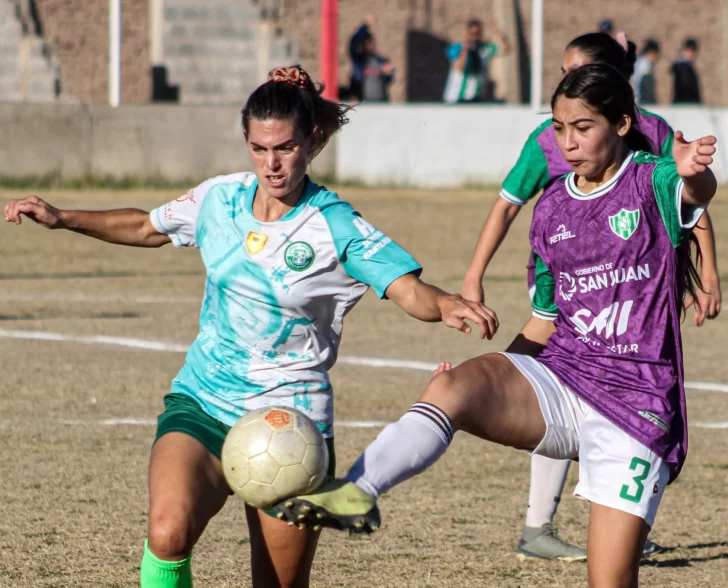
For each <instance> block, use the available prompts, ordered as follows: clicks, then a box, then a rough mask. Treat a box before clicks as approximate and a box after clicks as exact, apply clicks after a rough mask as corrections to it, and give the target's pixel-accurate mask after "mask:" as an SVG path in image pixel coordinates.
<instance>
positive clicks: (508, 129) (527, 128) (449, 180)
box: [336, 105, 728, 188]
mask: <svg viewBox="0 0 728 588" xmlns="http://www.w3.org/2000/svg"><path fill="white" fill-rule="evenodd" d="M654 111H655V112H656V113H658V114H659V115H661V116H662V117H663V118H665V120H667V122H668V123H670V124H671V125H672V126H673V128H675V129H679V130H682V131H683V132H684V133H685V136H686V137H687V138H688V139H690V138H694V137H699V136H702V135H706V134H714V135H716V136H717V137H718V141H719V143H720V145H719V151H718V155H717V159H716V163H715V164H714V166H713V170H714V172H715V173H716V175H717V177H718V180H719V181H720V182H721V183H724V184H725V183H728V109H720V108H712V109H711V108H689V107H664V108H657V109H655V110H654ZM548 116H549V114H541V115H535V114H533V113H532V112H531V110H530V109H528V108H525V107H514V106H503V107H497V106H494V107H487V108H484V107H477V106H416V105H389V106H387V105H361V106H359V107H357V110H356V112H354V113H352V114H351V115H350V117H351V119H352V124H351V125H350V126H348V127H346V128H345V129H344V131H343V133H342V134H341V135H340V136H339V140H338V144H337V153H336V178H337V180H339V181H344V182H357V183H362V184H365V185H372V186H376V185H395V186H399V185H401V186H414V187H422V188H428V187H432V188H456V187H462V186H468V185H470V186H473V185H476V186H477V185H488V184H490V185H498V184H500V183H501V182H502V181H503V179H504V178H505V176H506V174H507V173H508V171H509V170H510V169H511V167H512V166H513V164H514V163H515V162H516V159H517V158H518V155H519V154H520V152H521V148H522V147H523V144H524V142H525V141H526V139H527V138H528V136H529V134H530V133H531V132H532V131H533V130H534V129H535V128H536V127H537V126H538V125H539V124H540V123H541V122H542V121H543V120H545V119H546V118H547V117H548Z"/></svg>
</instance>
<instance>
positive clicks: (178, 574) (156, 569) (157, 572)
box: [140, 540, 192, 588]
mask: <svg viewBox="0 0 728 588" xmlns="http://www.w3.org/2000/svg"><path fill="white" fill-rule="evenodd" d="M191 559H192V556H191V555H188V556H187V557H186V558H184V559H181V560H180V561H164V560H161V559H159V558H158V557H157V556H156V555H154V554H153V553H152V552H151V551H150V550H149V540H147V541H145V542H144V557H143V558H142V569H141V583H140V585H141V588H192V567H191V566H190V560H191Z"/></svg>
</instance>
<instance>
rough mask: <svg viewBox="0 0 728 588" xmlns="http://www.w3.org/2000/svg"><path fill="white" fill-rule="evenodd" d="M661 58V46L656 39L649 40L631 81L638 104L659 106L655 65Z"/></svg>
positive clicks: (636, 64)
mask: <svg viewBox="0 0 728 588" xmlns="http://www.w3.org/2000/svg"><path fill="white" fill-rule="evenodd" d="M659 58H660V44H659V43H658V42H657V41H655V40H654V39H647V41H645V44H644V47H643V48H642V52H641V53H640V56H639V58H638V59H637V61H636V62H635V64H634V74H633V75H632V78H631V79H630V82H631V83H632V88H634V95H635V100H636V101H637V104H657V84H656V83H655V63H657V60H658V59H659Z"/></svg>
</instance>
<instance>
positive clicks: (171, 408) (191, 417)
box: [154, 394, 336, 476]
mask: <svg viewBox="0 0 728 588" xmlns="http://www.w3.org/2000/svg"><path fill="white" fill-rule="evenodd" d="M229 430H230V427H228V426H227V425H224V424H222V423H221V422H220V421H218V420H216V419H214V418H212V417H211V416H210V415H209V414H207V413H206V412H205V411H204V410H202V407H201V406H200V405H199V404H198V403H197V402H196V401H195V400H194V399H193V398H191V397H190V396H186V395H184V394H167V395H166V396H165V397H164V412H163V413H162V414H160V415H159V418H158V419H157V435H156V436H155V438H154V441H155V443H156V441H157V440H158V439H159V438H160V437H162V436H163V435H166V434H167V433H171V432H173V431H175V432H179V433H186V434H187V435H189V436H190V437H193V438H195V439H197V440H198V441H199V442H200V443H202V444H203V445H204V446H205V447H206V448H207V450H208V451H209V452H210V453H212V454H213V455H214V456H215V457H217V458H218V459H220V456H221V455H222V444H223V443H224V442H225V435H227V432H228V431H229ZM326 447H328V450H329V471H328V472H327V475H329V476H334V472H335V469H336V453H334V438H333V437H330V438H329V439H326Z"/></svg>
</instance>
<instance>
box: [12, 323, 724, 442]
mask: <svg viewBox="0 0 728 588" xmlns="http://www.w3.org/2000/svg"><path fill="white" fill-rule="evenodd" d="M0 338H6V339H31V340H36V341H61V342H66V343H82V344H87V345H114V346H118V347H127V348H130V349H145V350H149V351H167V352H175V353H185V352H186V351H187V349H188V347H189V346H188V345H186V344H183V343H170V342H167V341H154V340H151V339H133V338H129V337H109V336H106V335H67V334H64V333H54V332H50V331H26V330H18V329H0ZM339 362H340V363H345V364H348V365H359V366H366V367H379V368H394V369H410V370H419V371H434V369H435V368H436V367H437V364H435V363H427V362H423V361H414V360H407V359H385V358H379V357H357V356H342V357H340V358H339ZM685 389H686V390H697V391H701V392H717V393H721V394H728V384H718V383H715V382H691V381H687V382H685ZM136 421H140V422H136ZM147 421H149V419H134V418H128V419H102V420H101V421H99V424H103V425H109V426H116V425H139V424H141V425H147V424H149V423H148V422H147ZM152 421H153V422H156V421H154V419H152ZM61 422H62V423H63V424H69V425H70V424H78V425H82V424H86V423H87V422H88V421H78V422H76V421H61ZM152 424H153V423H152ZM337 424H338V425H339V426H342V427H351V428H376V427H382V426H385V425H386V424H387V423H386V422H383V421H343V422H341V421H340V422H339V423H337ZM690 426H691V427H698V428H704V429H728V422H715V423H707V422H706V423H703V422H693V423H691V424H690Z"/></svg>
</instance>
